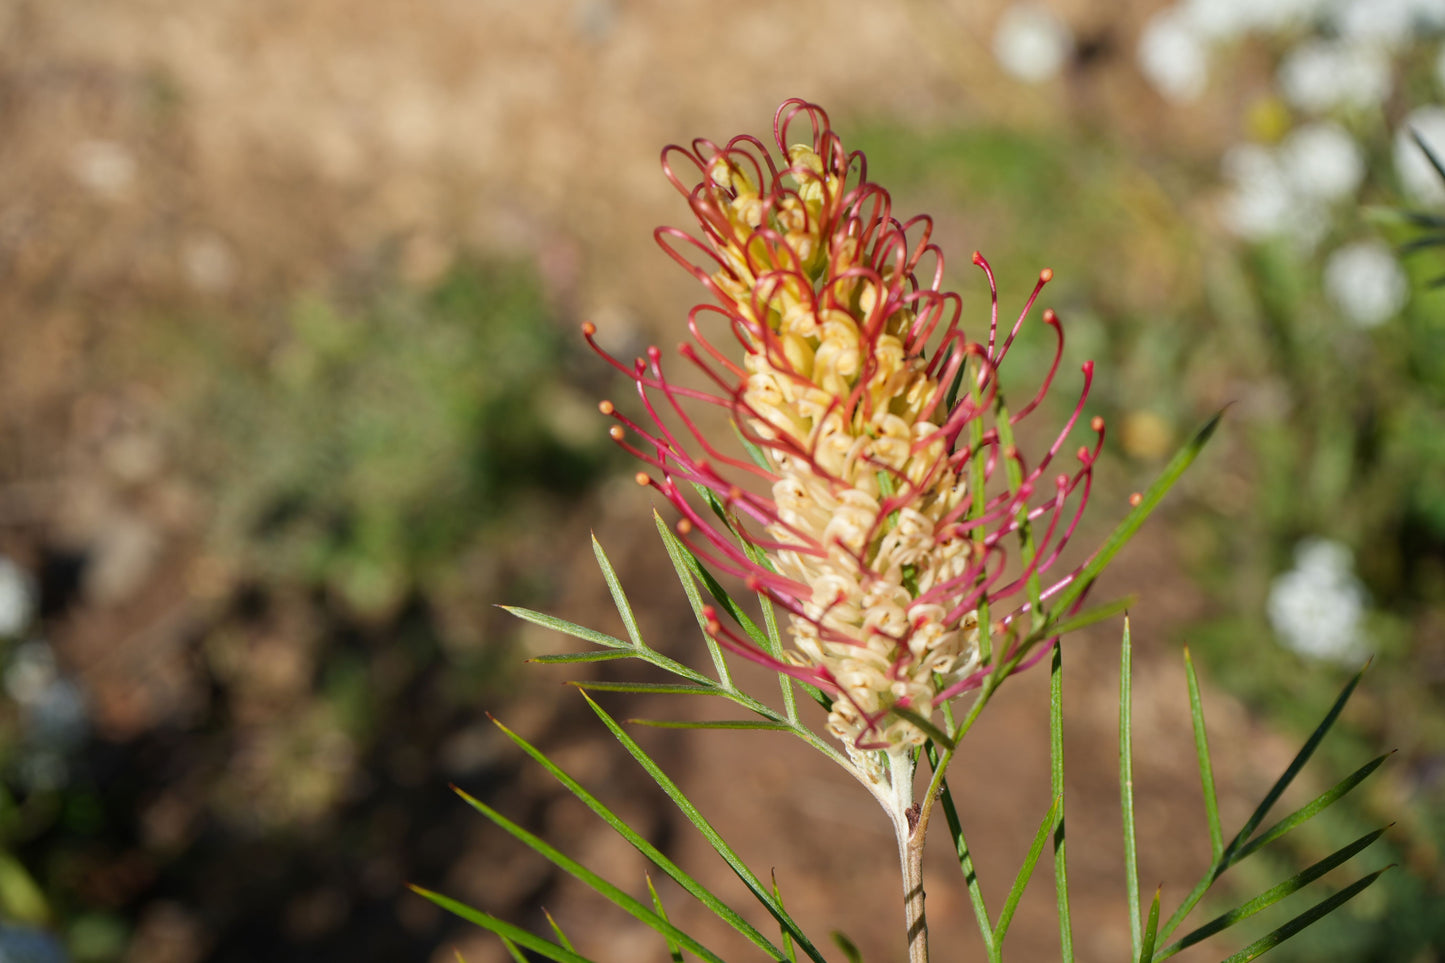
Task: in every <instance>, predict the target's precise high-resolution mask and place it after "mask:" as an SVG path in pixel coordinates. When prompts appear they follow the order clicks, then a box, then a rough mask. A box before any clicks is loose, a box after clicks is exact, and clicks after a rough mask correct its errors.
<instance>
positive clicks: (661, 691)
mask: <svg viewBox="0 0 1445 963" xmlns="http://www.w3.org/2000/svg"><path fill="white" fill-rule="evenodd" d="M567 684H568V685H574V686H577V687H578V688H579V689H586V690H587V691H588V692H637V693H642V694H646V695H710V696H726V695H727V694H728V691H727V690H726V689H720V688H718V687H717V686H715V685H696V684H690V683H686V682H594V681H591V680H588V681H585V682H579V681H573V682H569V683H567Z"/></svg>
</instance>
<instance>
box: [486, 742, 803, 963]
mask: <svg viewBox="0 0 1445 963" xmlns="http://www.w3.org/2000/svg"><path fill="white" fill-rule="evenodd" d="M492 722H493V723H495V724H496V726H497V728H498V729H501V730H502V732H503V733H504V734H505V735H506V736H507V738H509V739H511V740H512V742H514V743H515V744H516V745H517V746H518V748H520V749H521V750H522V751H523V752H525V753H526V754H527V755H529V756H531V757H532V759H533V760H534V761H535V762H537V763H538V764H539V765H540V766H541V767H542V768H543V769H545V770H547V772H548V773H550V774H551V776H552V778H554V779H556V780H557V781H558V782H559V783H561V784H562V786H563V787H564V788H565V789H566V790H567V791H568V792H570V793H571V794H572V795H574V796H576V797H577V798H578V799H579V800H581V801H582V804H583V805H585V806H586V807H587V808H588V809H590V810H592V812H594V813H596V814H597V816H599V817H600V818H601V819H602V821H603V822H605V823H607V825H609V826H611V827H612V829H613V830H614V831H616V832H617V834H618V835H619V836H621V837H622V838H623V839H625V840H627V841H628V842H629V843H631V844H632V847H633V848H634V849H636V850H637V851H638V852H639V853H641V854H642V855H643V856H645V857H647V859H648V860H650V861H651V862H652V864H653V865H654V866H656V867H657V868H658V869H661V870H662V871H663V872H664V873H666V874H667V875H668V876H669V877H670V878H671V879H672V880H673V881H674V882H675V883H677V884H678V885H679V886H681V887H682V888H683V889H684V890H686V891H687V892H688V894H689V895H691V896H692V897H693V898H694V899H696V900H697V901H698V902H699V903H701V904H702V905H703V906H705V907H707V908H708V909H709V910H711V911H712V913H713V914H714V915H715V916H717V917H718V918H719V919H721V920H722V921H723V922H725V923H727V924H728V925H729V926H731V927H732V928H733V929H735V930H737V931H738V932H739V933H741V934H742V935H743V936H745V937H746V938H747V939H748V940H749V941H750V942H751V943H752V944H753V945H754V946H757V947H758V948H759V949H761V950H762V951H763V952H764V953H767V954H768V955H770V956H772V957H774V958H777V957H778V948H777V947H776V946H774V945H773V944H772V942H771V941H770V940H769V939H768V938H767V937H765V936H763V934H762V933H760V932H759V931H758V930H757V928H756V927H754V926H753V925H752V924H751V923H749V922H748V921H747V920H745V919H743V918H742V917H741V916H740V915H738V913H737V911H736V910H734V909H733V908H732V907H731V906H729V905H728V904H726V903H724V902H723V901H722V900H721V899H719V898H718V897H717V896H715V895H713V893H712V892H711V891H710V890H709V889H708V888H707V887H705V886H703V885H702V884H701V883H699V882H698V881H697V880H695V879H693V878H692V876H690V875H689V874H688V873H686V872H684V871H683V869H682V867H680V866H678V865H677V864H676V863H674V862H673V861H672V860H671V859H669V858H668V857H667V856H665V855H663V853H662V851H661V850H659V849H658V848H657V847H656V846H654V845H653V844H652V843H650V842H648V841H647V839H646V838H645V837H643V836H642V834H640V833H638V832H637V831H636V830H634V829H633V828H632V827H631V826H629V825H628V824H627V823H626V822H624V821H623V820H622V819H621V818H620V817H619V816H618V815H617V814H616V813H614V812H613V811H612V810H610V809H608V808H607V807H606V806H605V805H603V804H602V802H601V800H599V799H598V798H597V797H596V796H594V795H592V793H590V792H588V791H587V790H586V789H585V788H583V786H582V784H581V783H579V782H578V781H577V780H576V779H573V778H572V777H571V776H570V775H568V774H567V773H566V772H565V771H563V770H562V769H561V767H559V766H558V765H557V764H556V763H554V762H553V761H552V760H551V759H549V758H548V757H547V756H546V755H545V754H543V752H542V751H541V750H540V749H538V748H537V747H536V746H534V745H532V744H531V743H530V742H528V741H527V740H525V739H523V738H522V737H521V736H519V735H517V734H516V733H515V732H513V731H512V730H511V729H508V728H507V727H506V726H504V725H502V724H501V723H500V722H497V720H496V719H493V720H492Z"/></svg>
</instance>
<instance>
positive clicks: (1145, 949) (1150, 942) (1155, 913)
mask: <svg viewBox="0 0 1445 963" xmlns="http://www.w3.org/2000/svg"><path fill="white" fill-rule="evenodd" d="M1162 892H1163V887H1157V888H1155V890H1154V901H1153V902H1152V903H1150V904H1149V922H1148V924H1146V925H1145V927H1144V938H1143V940H1142V942H1141V943H1140V945H1139V956H1138V963H1148V961H1149V960H1151V959H1153V958H1154V942H1155V940H1157V939H1158V938H1159V896H1160V894H1161V893H1162Z"/></svg>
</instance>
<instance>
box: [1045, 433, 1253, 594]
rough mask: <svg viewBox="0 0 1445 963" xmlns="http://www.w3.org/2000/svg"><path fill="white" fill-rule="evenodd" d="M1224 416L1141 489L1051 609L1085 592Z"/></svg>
mask: <svg viewBox="0 0 1445 963" xmlns="http://www.w3.org/2000/svg"><path fill="white" fill-rule="evenodd" d="M1223 417H1224V412H1223V411H1221V412H1219V413H1218V414H1217V415H1215V416H1214V417H1213V418H1211V419H1209V422H1208V423H1207V424H1205V426H1204V427H1203V428H1201V429H1200V430H1199V432H1198V434H1196V435H1195V436H1194V437H1193V438H1192V439H1190V441H1189V442H1188V444H1186V445H1185V446H1184V447H1183V448H1181V449H1180V450H1179V452H1178V453H1177V454H1176V455H1175V456H1174V458H1173V459H1172V460H1170V462H1169V464H1168V465H1165V466H1164V471H1163V472H1161V473H1160V475H1159V478H1158V479H1157V480H1155V482H1154V484H1152V485H1150V486H1149V489H1148V490H1147V491H1146V492H1144V495H1143V498H1142V500H1141V501H1140V502H1139V504H1138V505H1136V506H1135V507H1134V509H1133V510H1132V511H1131V512H1129V514H1128V515H1125V516H1124V520H1123V521H1122V522H1120V523H1119V525H1118V526H1117V527H1116V528H1115V529H1114V531H1113V532H1112V533H1110V535H1109V537H1108V538H1107V539H1105V540H1104V544H1103V545H1101V546H1100V547H1099V550H1098V551H1097V552H1095V553H1094V557H1093V558H1091V559H1089V561H1088V563H1087V564H1085V565H1084V567H1083V568H1082V569H1080V570H1079V574H1078V575H1077V576H1076V577H1075V578H1074V580H1073V581H1072V582H1070V583H1069V585H1068V587H1067V588H1065V589H1064V590H1063V591H1062V592H1060V593H1059V596H1058V598H1056V599H1054V600H1053V610H1054V611H1056V612H1067V611H1068V610H1069V608H1070V607H1071V606H1072V605H1073V604H1074V603H1075V602H1077V601H1078V600H1079V598H1080V597H1081V596H1082V595H1083V594H1084V592H1085V590H1087V589H1088V587H1089V586H1090V585H1091V584H1093V581H1094V579H1095V578H1097V577H1098V575H1099V573H1100V572H1102V571H1103V570H1104V567H1105V566H1107V565H1108V564H1109V563H1110V562H1112V561H1113V560H1114V556H1115V555H1117V554H1119V551H1120V550H1121V549H1122V548H1123V547H1124V546H1125V545H1127V544H1128V543H1129V540H1130V539H1132V538H1133V537H1134V534H1135V533H1136V532H1138V531H1139V527H1140V526H1141V525H1143V524H1144V520H1145V519H1146V518H1148V517H1149V516H1150V515H1151V514H1153V512H1154V509H1155V508H1157V507H1159V503H1160V502H1161V501H1163V500H1164V496H1165V495H1167V494H1168V493H1169V490H1170V489H1171V488H1173V487H1174V483H1175V482H1177V481H1179V477H1180V476H1181V475H1183V474H1184V472H1185V470H1186V469H1187V468H1188V467H1189V466H1190V465H1192V464H1193V463H1194V459H1196V458H1198V457H1199V453H1200V452H1201V451H1203V450H1204V446H1205V444H1206V443H1208V441H1209V439H1210V436H1212V435H1213V434H1214V431H1215V429H1216V428H1218V427H1219V421H1220V419H1221V418H1223Z"/></svg>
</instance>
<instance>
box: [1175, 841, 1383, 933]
mask: <svg viewBox="0 0 1445 963" xmlns="http://www.w3.org/2000/svg"><path fill="white" fill-rule="evenodd" d="M1384 832H1385V830H1384V829H1377V830H1375V831H1374V832H1372V833H1366V834H1365V835H1363V836H1361V837H1360V838H1359V839H1357V840H1355V841H1354V842H1352V843H1350V844H1349V845H1348V846H1345V847H1344V848H1342V849H1339V850H1336V851H1335V852H1333V853H1331V854H1330V855H1328V856H1326V857H1325V858H1324V859H1322V860H1320V861H1319V862H1317V863H1314V864H1312V865H1310V866H1308V867H1306V868H1305V869H1303V870H1301V871H1300V872H1299V873H1297V874H1295V875H1294V876H1291V877H1290V878H1289V879H1287V880H1285V881H1284V882H1282V883H1280V884H1279V885H1277V886H1273V887H1270V888H1269V889H1267V890H1265V891H1264V892H1263V893H1260V894H1259V895H1258V896H1256V897H1255V898H1254V899H1252V900H1249V901H1248V902H1245V903H1241V904H1240V905H1239V906H1236V907H1235V908H1234V909H1232V910H1230V911H1229V912H1227V913H1222V914H1220V915H1219V916H1216V917H1215V918H1214V919H1212V920H1210V921H1209V922H1208V923H1205V924H1204V925H1203V926H1201V927H1199V928H1198V929H1196V930H1192V931H1191V932H1189V933H1187V934H1185V935H1184V936H1182V937H1180V938H1179V939H1178V940H1176V941H1174V942H1173V943H1171V944H1170V945H1169V946H1167V947H1165V948H1164V950H1163V951H1161V952H1160V954H1159V955H1158V956H1157V957H1156V958H1155V959H1156V960H1162V959H1165V958H1167V957H1170V956H1173V955H1174V954H1175V953H1178V952H1179V951H1180V950H1182V949H1185V948H1186V947H1190V946H1193V945H1194V944H1195V943H1199V942H1201V941H1203V940H1206V939H1208V938H1209V937H1211V936H1213V935H1214V934H1215V933H1219V932H1221V931H1223V930H1227V929H1229V928H1230V927H1231V926H1233V925H1234V924H1236V923H1238V922H1240V921H1241V920H1247V919H1249V918H1250V917H1251V916H1253V915H1255V914H1256V913H1258V912H1260V911H1262V910H1266V909H1268V908H1269V907H1271V906H1273V905H1274V904H1275V903H1278V902H1279V901H1280V900H1282V899H1284V898H1285V897H1286V896H1290V895H1291V894H1293V893H1297V892H1299V891H1300V890H1301V889H1304V888H1305V887H1306V886H1308V885H1309V884H1310V883H1312V882H1314V881H1315V880H1317V879H1319V878H1320V877H1321V876H1323V875H1324V874H1325V873H1328V872H1329V871H1330V870H1332V869H1334V868H1335V867H1336V866H1340V865H1342V864H1343V863H1346V862H1348V861H1349V860H1350V859H1351V858H1352V857H1354V856H1355V854H1357V853H1359V852H1361V851H1362V850H1364V849H1365V848H1366V847H1367V846H1369V845H1370V844H1371V843H1373V842H1374V841H1375V840H1377V839H1379V838H1380V836H1381V835H1383V834H1384Z"/></svg>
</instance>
